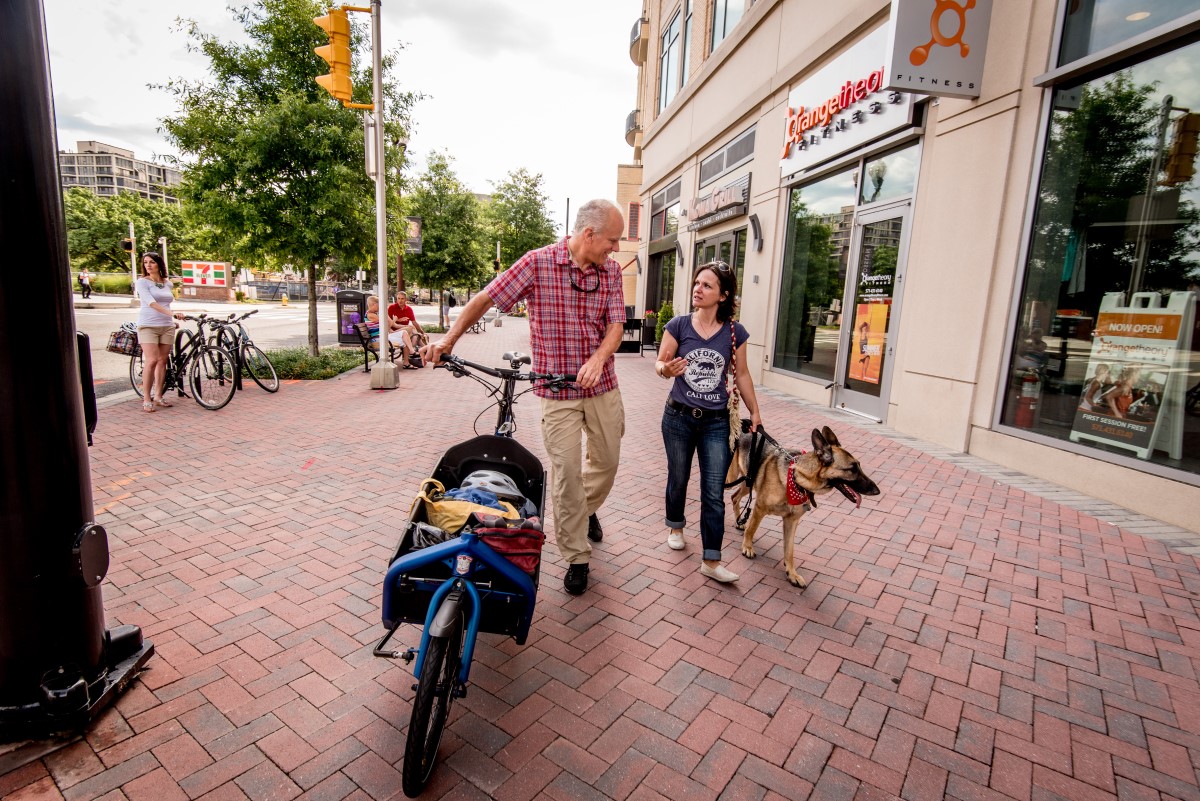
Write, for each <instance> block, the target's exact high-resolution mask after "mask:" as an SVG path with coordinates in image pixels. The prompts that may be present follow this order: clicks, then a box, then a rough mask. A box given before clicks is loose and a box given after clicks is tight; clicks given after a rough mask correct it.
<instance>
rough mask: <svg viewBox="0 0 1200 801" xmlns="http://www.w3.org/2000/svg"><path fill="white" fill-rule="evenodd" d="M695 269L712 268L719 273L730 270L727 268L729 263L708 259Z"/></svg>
mask: <svg viewBox="0 0 1200 801" xmlns="http://www.w3.org/2000/svg"><path fill="white" fill-rule="evenodd" d="M696 269H698V270H704V269H713V270H716V271H717V272H719V273H727V272H729V271H730V270H729V265H728V264H726V263H725V262H723V261H710V262H708V263H706V264H701V265H700V266H699V267H697V268H696Z"/></svg>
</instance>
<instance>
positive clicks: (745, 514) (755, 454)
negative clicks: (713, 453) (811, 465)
mask: <svg viewBox="0 0 1200 801" xmlns="http://www.w3.org/2000/svg"><path fill="white" fill-rule="evenodd" d="M749 428H750V421H749V420H746V419H745V418H743V419H742V433H746V431H747V430H748V429H749ZM768 442H770V443H771V444H772V445H774V446H775V447H777V448H778V447H779V443H778V442H776V441H775V440H774V439H773V438H772V437H771V435H770V434H768V433H767V431H766V429H765V428H763V427H762V426H761V425H760V426H759V427H758V429H757V430H756V431H754V432H753V433H752V434H751V435H750V453H749V459H748V462H747V464H746V472H745V474H744V475H742V476H741V478H738V479H735V480H734V481H730V482H729V483H728V484H726V485H725V489H729V488H730V487H736V486H737V485H738V484H741V483H742V482H743V481H744V482H746V486H747V487H748V488H749V489H750V492H748V493H747V494H746V502H745V504H744V505H743V506H742V511H741V512H740V513H738V517H737V524H738V526H739V527H740V526H744V525H746V521H747V520H749V519H750V509H751V507H752V506H753V505H754V480H755V479H756V478H758V471H759V468H761V467H762V463H763V458H762V454H763V448H765V447H766V445H767V443H768Z"/></svg>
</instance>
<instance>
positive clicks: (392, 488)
mask: <svg viewBox="0 0 1200 801" xmlns="http://www.w3.org/2000/svg"><path fill="white" fill-rule="evenodd" d="M527 336H528V329H527V326H526V325H525V324H524V321H521V320H513V319H510V320H507V321H506V323H505V327H503V328H500V329H496V328H489V329H488V331H487V333H486V334H482V335H479V336H471V335H468V336H467V337H466V338H464V340H463V341H462V343H461V345H460V347H459V353H460V354H462V355H465V356H467V357H468V358H474V359H476V360H480V361H493V362H494V361H496V360H497V357H498V356H499V354H500V353H501V352H502V351H503V350H505V349H507V348H522V349H525V348H527ZM617 359H618V369H619V373H620V381H621V385H622V387H623V390H624V397H625V404H626V409H627V411H628V420H627V434H626V437H625V439H624V446H623V458H622V468H621V471H620V474H619V475H618V479H617V486H616V488H615V490H614V492H613V494H612V496H611V498H610V499H609V502H608V504H607V505H606V506H605V507H604V509H603V510H602V512H601V519H602V521H603V523H604V528H605V540H604V543H603V544H601V545H600V546H598V547H597V549H596V554H595V556H594V560H593V562H592V565H593V569H592V587H591V589H590V590H589V591H588V592H587V593H586V594H585V595H583V596H581V597H578V598H574V597H571V596H568V595H566V594H565V593H564V592H563V590H562V586H561V578H562V575H563V570H564V566H563V563H562V560H561V559H560V558H559V556H558V554H557V552H556V549H555V548H554V547H553V544H551V545H549V546H548V548H547V552H546V554H547V555H546V564H545V567H544V569H543V574H542V587H541V590H540V595H539V602H538V608H537V618H536V622H535V624H534V627H533V632H532V634H531V636H530V639H529V642H528V643H527V644H526V645H525V646H523V647H517V646H516V645H515V644H514V643H513V642H512V641H511V640H502V639H499V638H498V637H497V636H496V635H483V636H482V637H481V641H480V646H479V649H478V650H477V652H476V654H477V659H476V662H475V666H474V669H473V672H472V683H471V686H470V692H469V695H468V696H467V698H465V699H462V700H460V701H458V702H456V704H455V707H454V711H453V715H452V722H451V724H450V726H449V727H448V729H447V732H446V736H445V738H444V739H443V742H442V748H441V760H440V764H439V766H438V768H437V770H436V771H435V774H434V779H433V782H432V784H431V785H430V788H429V789H428V791H427V793H426V797H428V798H431V799H436V798H447V799H472V798H489V797H490V798H497V799H512V800H513V801H523V800H524V799H534V798H538V799H556V800H558V801H566V800H567V799H619V800H620V801H624V800H625V799H636V800H637V801H648V800H649V799H672V801H683V799H687V800H688V801H691V799H718V798H719V799H755V800H765V799H785V798H786V799H801V798H814V799H863V800H866V799H883V798H904V799H910V801H919V800H920V799H941V798H953V799H962V801H974V799H1019V800H1020V801H1033V800H1035V799H1037V800H1040V799H1060V798H1064V799H1074V800H1077V801H1091V800H1092V799H1131V800H1132V799H1138V800H1140V799H1163V800H1164V801H1165V800H1166V799H1197V798H1200V786H1198V781H1197V768H1198V767H1200V733H1198V725H1197V721H1200V686H1198V683H1197V673H1198V671H1200V615H1198V610H1197V603H1198V600H1200V565H1198V563H1197V560H1196V559H1195V558H1194V557H1192V556H1188V555H1185V554H1183V553H1180V552H1178V551H1173V550H1170V549H1168V547H1166V546H1165V545H1163V544H1161V543H1159V542H1156V541H1153V540H1148V539H1143V538H1142V537H1139V536H1136V535H1134V534H1131V533H1129V532H1127V531H1123V530H1120V529H1118V528H1115V527H1113V526H1111V525H1107V524H1101V523H1100V522H1099V521H1097V520H1095V519H1094V518H1090V517H1088V516H1087V515H1086V514H1082V513H1080V512H1077V511H1074V510H1071V509H1068V508H1066V507H1063V506H1059V505H1056V504H1055V503H1053V502H1050V501H1048V500H1044V499H1042V498H1038V497H1035V496H1033V495H1029V494H1026V493H1025V492H1022V491H1021V490H1018V489H1014V488H1012V487H1009V486H1006V485H1004V484H1000V483H997V482H996V481H995V480H993V479H992V478H987V477H985V476H983V475H981V474H980V473H976V472H971V471H969V470H967V469H964V468H962V467H959V466H955V465H954V464H951V463H949V462H947V461H944V460H939V459H937V458H933V457H931V456H929V455H926V454H923V453H921V452H919V451H917V450H913V449H911V448H908V447H906V446H904V445H900V444H897V443H895V442H894V441H892V440H889V439H887V438H886V437H885V436H883V435H881V434H879V433H873V432H872V429H870V428H861V427H856V426H845V425H841V426H840V425H839V423H838V418H836V417H833V416H831V415H830V414H828V413H827V411H826V410H822V409H817V408H814V407H811V406H808V405H805V404H801V403H798V402H795V401H791V400H788V399H786V398H782V397H780V396H778V395H776V394H774V393H770V394H766V395H764V397H763V407H764V413H763V416H764V419H765V421H766V422H767V426H768V428H769V429H770V430H771V431H772V433H773V434H775V435H776V436H777V437H778V438H779V439H780V440H781V441H784V442H787V443H793V444H797V445H800V444H806V442H807V434H806V432H808V431H809V430H810V429H811V428H813V427H814V426H819V425H823V424H830V425H832V426H833V427H834V428H835V430H837V431H838V433H839V434H840V436H841V439H842V441H843V444H845V445H846V446H847V447H848V448H849V449H850V450H852V451H853V452H854V453H855V454H856V455H857V456H859V458H860V459H861V460H862V462H863V464H864V465H865V466H866V469H867V470H868V472H869V473H870V474H871V476H872V477H873V478H874V479H875V480H876V481H877V482H878V483H879V485H880V486H881V488H882V490H883V494H882V496H880V497H878V498H876V499H867V500H865V501H864V503H863V507H862V508H861V509H859V510H855V509H853V508H852V507H850V505H849V504H848V503H847V502H845V501H844V500H842V499H840V497H839V496H836V495H831V496H828V499H827V500H825V501H823V502H822V503H821V505H820V507H819V508H818V509H817V510H816V511H815V512H813V513H811V514H810V515H808V516H806V517H805V518H804V520H803V521H802V522H801V524H800V533H801V535H802V539H801V542H800V544H799V545H798V546H797V558H798V560H799V568H800V570H801V571H802V572H803V573H804V575H805V576H806V577H809V582H810V584H809V587H808V589H806V590H804V591H799V590H797V589H795V588H793V587H792V586H790V585H789V584H788V583H787V581H786V579H785V577H784V574H783V570H782V567H781V559H782V553H783V549H782V545H781V543H780V524H779V520H778V519H771V520H769V521H768V522H767V523H765V524H764V529H765V530H764V533H763V534H762V539H761V540H760V545H761V547H760V549H759V557H758V558H757V559H756V560H754V561H750V560H747V559H745V558H743V557H742V556H741V555H740V554H739V553H738V551H737V548H736V538H735V536H734V535H733V529H732V517H733V513H732V511H730V512H729V520H730V527H729V529H730V537H729V540H728V544H727V546H726V555H727V560H728V562H729V563H730V565H731V567H732V568H733V569H734V570H735V571H737V572H740V573H741V575H742V579H741V581H740V582H739V583H738V584H737V585H735V586H733V587H722V586H718V585H716V584H714V583H712V582H710V581H707V580H706V579H704V578H703V577H701V576H700V575H699V573H698V572H697V569H698V566H699V544H698V537H697V536H696V535H695V532H694V531H693V532H689V537H688V550H687V551H684V552H676V551H671V550H669V549H668V548H667V546H666V543H665V531H664V529H663V527H662V524H661V521H662V491H663V484H664V474H665V465H664V459H663V456H662V452H661V451H662V445H661V440H660V437H659V434H658V421H659V416H660V413H661V411H660V410H661V406H662V401H663V398H664V396H665V390H666V385H665V383H663V382H662V381H660V380H659V379H658V378H657V377H655V376H654V374H653V370H652V365H653V362H652V360H651V358H650V356H649V354H647V357H646V358H644V359H642V358H638V357H637V356H633V355H620V356H618V357H617ZM400 379H401V384H402V387H401V389H400V390H398V391H395V392H372V391H370V390H369V389H368V388H367V386H368V380H367V378H366V376H364V375H363V374H362V373H351V374H348V375H346V376H343V377H341V378H340V379H337V380H332V381H327V382H319V383H289V384H287V385H285V386H284V387H283V389H282V390H281V391H280V392H279V393H278V394H277V395H267V394H265V393H263V392H261V391H260V390H258V389H257V388H256V387H253V386H250V387H248V388H247V391H246V392H245V393H244V394H239V395H238V396H237V397H236V398H235V399H234V401H233V403H232V404H231V405H230V406H229V407H228V408H226V409H225V410H223V411H221V412H218V413H210V412H206V411H204V410H202V409H200V408H199V407H198V406H195V405H194V404H191V403H190V402H187V403H186V405H184V404H180V405H177V406H176V407H175V408H173V409H169V410H165V411H162V412H159V413H155V414H153V415H145V414H142V413H141V412H140V410H139V407H138V406H137V405H136V404H134V403H132V402H127V403H123V404H121V405H119V406H113V407H109V408H106V409H104V410H103V413H102V417H101V424H100V429H99V431H98V432H97V435H96V446H95V447H94V448H92V449H91V458H92V472H93V476H94V486H95V503H96V508H97V511H98V520H99V521H100V522H101V523H103V524H104V525H105V527H106V528H107V529H108V531H109V536H110V539H111V544H112V552H113V567H112V569H111V571H110V574H109V577H108V580H107V582H106V583H105V599H106V612H107V617H108V621H109V624H110V625H112V624H115V623H117V622H121V623H135V624H138V625H140V626H141V627H142V629H143V631H144V632H145V634H146V636H147V637H148V638H149V639H150V640H152V641H153V642H154V644H155V647H156V649H157V654H156V656H155V657H154V658H153V659H152V660H151V661H150V663H149V666H150V670H148V671H147V672H145V673H144V674H143V675H142V677H141V679H140V681H138V682H136V683H135V684H134V685H133V686H132V688H131V689H130V690H128V691H127V692H126V693H125V694H124V695H123V696H122V697H121V698H120V700H119V701H118V702H117V704H116V706H115V708H113V709H111V710H109V711H107V712H106V713H104V714H103V715H102V716H101V717H100V719H99V720H98V721H97V723H96V724H95V725H94V726H93V727H92V728H91V730H90V731H89V733H88V735H87V737H86V738H85V739H83V740H81V741H79V742H76V743H74V744H73V745H70V746H69V747H66V748H63V749H61V750H59V751H57V752H55V753H53V754H52V755H50V756H47V757H45V758H44V759H42V760H41V761H39V762H35V763H32V764H29V765H26V766H25V767H23V768H20V769H18V770H15V771H12V772H10V773H9V774H7V775H5V776H0V795H3V796H6V797H9V798H13V799H18V798H19V799H28V798H66V799H71V801H76V800H79V801H82V800H83V799H99V798H103V799H130V800H131V801H137V800H138V799H153V801H169V800H170V799H198V798H205V799H237V798H249V799H254V801H259V799H291V798H305V799H310V798H311V799H341V798H352V799H384V798H390V797H392V796H395V795H397V794H398V793H399V788H400V779H399V776H400V774H399V770H400V767H401V764H402V756H403V749H404V732H405V728H406V726H407V722H408V717H409V702H410V699H411V697H412V691H411V689H410V685H411V684H412V681H413V680H412V678H411V675H410V674H409V672H408V671H407V669H406V668H405V666H404V665H403V664H401V663H390V662H387V661H385V660H380V659H375V658H373V657H372V656H371V645H372V644H373V642H374V641H375V640H377V639H378V638H379V637H380V636H381V635H382V628H381V626H380V624H379V606H378V604H379V596H380V580H381V577H382V574H383V570H384V566H385V562H386V560H387V558H388V556H389V555H390V553H391V550H392V548H393V547H394V545H395V540H396V537H397V533H398V531H399V528H400V526H401V524H402V521H403V520H404V518H405V516H406V514H407V511H408V506H409V503H410V500H411V495H412V492H413V490H414V489H415V487H416V485H417V483H418V482H419V480H420V479H421V478H423V477H425V476H426V475H427V474H428V473H429V471H430V470H431V468H432V466H433V464H434V463H435V461H436V460H437V458H438V456H439V454H440V453H441V451H442V450H443V449H444V448H445V447H446V446H447V445H449V444H451V443H453V442H457V441H460V440H462V439H464V438H465V437H466V436H468V435H469V433H470V429H471V423H472V420H474V419H475V418H476V415H477V414H479V413H480V410H482V409H484V407H485V405H486V403H487V400H486V397H485V395H484V393H483V392H482V390H481V389H480V388H479V387H478V385H476V384H474V383H472V382H470V381H467V380H461V379H459V380H455V379H452V378H451V377H450V376H449V375H448V374H446V373H443V372H440V371H437V372H435V371H431V370H425V371H422V372H420V373H416V372H402V373H401V375H400ZM517 413H518V419H519V421H520V422H521V423H522V424H523V425H522V427H521V429H520V431H519V432H518V438H519V439H521V441H523V442H524V443H526V444H527V445H529V446H530V447H531V448H532V449H533V450H534V452H535V453H538V454H539V455H543V454H542V450H541V436H540V429H539V426H538V424H537V418H538V407H537V403H536V402H535V401H533V399H532V396H530V397H529V398H528V399H527V400H526V401H524V402H522V403H521V404H520V405H519V406H518V409H517ZM493 414H494V411H493V410H487V411H484V412H483V414H482V416H481V418H480V420H479V428H480V430H481V431H482V430H484V429H486V428H487V426H488V425H489V424H490V423H491V421H492V419H493V418H492V415H493ZM694 490H695V487H694V486H693V496H695V495H696V493H695V491H694ZM689 516H690V518H691V519H692V520H695V519H696V517H697V510H696V508H695V507H694V506H693V508H691V509H690V510H689ZM397 638H398V639H400V640H402V641H403V644H406V645H411V644H415V643H416V631H415V629H411V628H410V627H409V628H408V629H407V633H405V632H404V631H402V633H401V634H399V635H397Z"/></svg>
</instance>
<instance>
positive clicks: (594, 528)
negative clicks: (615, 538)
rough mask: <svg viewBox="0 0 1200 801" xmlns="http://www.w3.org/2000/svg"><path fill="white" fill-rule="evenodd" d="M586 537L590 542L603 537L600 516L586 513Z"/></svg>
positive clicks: (597, 540) (598, 540)
mask: <svg viewBox="0 0 1200 801" xmlns="http://www.w3.org/2000/svg"><path fill="white" fill-rule="evenodd" d="M588 539H589V540H591V541H592V542H600V541H601V540H603V539H604V529H602V528H600V518H598V517H596V516H595V515H588Z"/></svg>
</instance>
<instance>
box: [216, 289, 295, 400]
mask: <svg viewBox="0 0 1200 801" xmlns="http://www.w3.org/2000/svg"><path fill="white" fill-rule="evenodd" d="M257 313H258V309H253V310H252V311H248V312H246V313H245V314H243V315H241V316H240V317H238V316H237V315H236V314H231V315H229V319H228V320H209V321H208V324H209V325H210V326H212V327H214V328H215V329H216V331H217V333H216V334H215V335H214V336H211V337H209V344H210V345H217V346H219V347H222V348H224V349H225V350H227V351H229V352H230V353H231V354H233V357H234V358H235V359H236V360H237V363H238V366H239V368H240V372H241V374H242V375H246V374H249V376H250V377H251V378H253V379H254V383H256V384H258V385H259V386H260V387H262V388H263V389H265V390H266V391H267V392H278V391H279V374H278V373H276V372H275V365H273V364H271V359H270V358H269V357H268V356H267V354H265V353H263V351H262V349H261V348H259V347H258V346H257V345H255V344H254V341H253V340H252V339H250V334H249V333H247V331H246V327H245V326H244V325H242V321H243V320H245V319H246V318H247V317H249V316H250V315H252V314H257Z"/></svg>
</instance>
